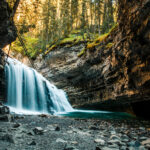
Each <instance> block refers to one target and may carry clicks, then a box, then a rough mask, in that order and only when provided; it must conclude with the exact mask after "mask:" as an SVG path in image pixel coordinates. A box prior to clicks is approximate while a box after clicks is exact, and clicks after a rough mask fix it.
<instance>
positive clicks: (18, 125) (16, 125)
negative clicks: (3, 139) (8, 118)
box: [13, 123, 21, 128]
mask: <svg viewBox="0 0 150 150" xmlns="http://www.w3.org/2000/svg"><path fill="white" fill-rule="evenodd" d="M20 126H21V124H20V123H15V124H14V125H13V128H18V127H20Z"/></svg>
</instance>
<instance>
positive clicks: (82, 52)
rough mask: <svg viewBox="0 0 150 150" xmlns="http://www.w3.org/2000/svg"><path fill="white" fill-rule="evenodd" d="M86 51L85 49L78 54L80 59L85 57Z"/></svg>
mask: <svg viewBox="0 0 150 150" xmlns="http://www.w3.org/2000/svg"><path fill="white" fill-rule="evenodd" d="M85 51H86V49H85V48H83V49H82V50H81V52H80V53H79V54H78V57H81V56H83V55H84V54H85Z"/></svg>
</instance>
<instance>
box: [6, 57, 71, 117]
mask: <svg viewBox="0 0 150 150" xmlns="http://www.w3.org/2000/svg"><path fill="white" fill-rule="evenodd" d="M5 75H6V81H7V105H8V106H9V107H10V110H11V111H13V112H15V113H24V114H25V113H27V112H29V113H30V114H31V113H32V114H33V113H34V112H35V113H37V112H39V113H52V114H53V113H59V112H70V111H73V108H72V107H71V105H70V104H69V102H68V100H67V96H66V93H65V92H64V91H63V90H60V89H57V88H56V87H55V86H54V85H53V84H51V83H50V82H49V81H47V80H46V79H45V78H44V77H43V76H42V75H41V74H39V73H38V72H37V71H36V70H34V69H32V68H29V67H27V66H25V65H24V64H22V63H21V62H19V61H17V60H15V59H11V58H8V64H6V66H5Z"/></svg>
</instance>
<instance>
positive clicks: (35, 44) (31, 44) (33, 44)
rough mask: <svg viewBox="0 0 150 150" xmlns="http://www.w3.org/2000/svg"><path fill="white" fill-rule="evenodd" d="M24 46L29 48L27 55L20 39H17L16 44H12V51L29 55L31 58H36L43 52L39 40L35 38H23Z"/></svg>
mask: <svg viewBox="0 0 150 150" xmlns="http://www.w3.org/2000/svg"><path fill="white" fill-rule="evenodd" d="M23 41H24V44H25V46H26V48H27V53H28V54H26V52H25V50H24V48H23V46H22V45H21V43H20V41H19V39H17V40H16V41H15V42H13V43H12V47H11V49H12V50H13V51H16V52H19V53H21V54H23V55H28V56H29V57H30V58H35V57H36V56H37V55H38V54H39V53H41V52H42V50H41V49H40V45H39V39H38V38H33V37H31V36H28V35H26V36H24V38H23Z"/></svg>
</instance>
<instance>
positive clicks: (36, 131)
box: [33, 127, 44, 135]
mask: <svg viewBox="0 0 150 150" xmlns="http://www.w3.org/2000/svg"><path fill="white" fill-rule="evenodd" d="M33 132H34V133H35V134H36V135H42V134H43V133H44V130H43V129H42V128H41V127H36V128H34V129H33Z"/></svg>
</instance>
